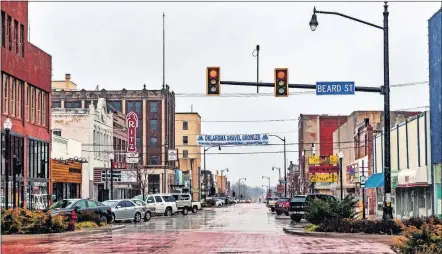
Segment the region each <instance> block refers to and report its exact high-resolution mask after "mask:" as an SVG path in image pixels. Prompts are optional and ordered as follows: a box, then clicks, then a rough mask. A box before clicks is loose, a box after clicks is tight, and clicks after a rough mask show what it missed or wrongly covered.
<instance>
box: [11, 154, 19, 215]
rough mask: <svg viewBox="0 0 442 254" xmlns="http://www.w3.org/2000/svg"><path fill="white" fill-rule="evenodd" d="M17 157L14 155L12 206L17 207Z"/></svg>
mask: <svg viewBox="0 0 442 254" xmlns="http://www.w3.org/2000/svg"><path fill="white" fill-rule="evenodd" d="M17 164H18V161H17V157H16V156H15V155H14V159H13V165H12V208H14V209H15V208H16V207H17V205H16V204H17V196H16V194H17V187H16V181H17V178H16V173H17Z"/></svg>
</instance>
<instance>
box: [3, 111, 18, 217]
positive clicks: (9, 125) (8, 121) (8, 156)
mask: <svg viewBox="0 0 442 254" xmlns="http://www.w3.org/2000/svg"><path fill="white" fill-rule="evenodd" d="M3 129H4V130H5V181H6V182H5V202H6V203H5V207H6V209H8V208H9V167H10V164H9V160H10V159H11V154H10V151H9V149H10V147H9V143H10V142H9V137H10V132H11V130H12V122H11V119H9V117H8V118H6V120H5V122H4V123H3ZM14 194H15V193H14ZM14 194H13V195H14ZM14 196H15V195H14Z"/></svg>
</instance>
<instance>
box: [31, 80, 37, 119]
mask: <svg viewBox="0 0 442 254" xmlns="http://www.w3.org/2000/svg"><path fill="white" fill-rule="evenodd" d="M35 100H36V97H35V87H33V86H31V123H35V106H36V103H35Z"/></svg>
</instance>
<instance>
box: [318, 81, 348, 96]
mask: <svg viewBox="0 0 442 254" xmlns="http://www.w3.org/2000/svg"><path fill="white" fill-rule="evenodd" d="M354 94H355V82H353V81H348V82H316V95H354Z"/></svg>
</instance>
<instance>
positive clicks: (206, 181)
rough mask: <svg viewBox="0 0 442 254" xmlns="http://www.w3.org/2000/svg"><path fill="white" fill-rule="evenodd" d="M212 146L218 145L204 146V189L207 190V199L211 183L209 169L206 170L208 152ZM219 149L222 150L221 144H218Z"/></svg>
mask: <svg viewBox="0 0 442 254" xmlns="http://www.w3.org/2000/svg"><path fill="white" fill-rule="evenodd" d="M212 147H217V146H209V147H207V148H204V155H203V156H204V185H205V186H204V189H205V192H206V197H205V198H206V199H207V196H208V194H209V193H210V192H209V191H208V188H209V186H208V185H209V183H208V180H207V171H206V152H207V151H208V150H209V149H210V148H212ZM218 150H219V151H221V146H218ZM200 185H201V183H200ZM200 189H201V187H200Z"/></svg>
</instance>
